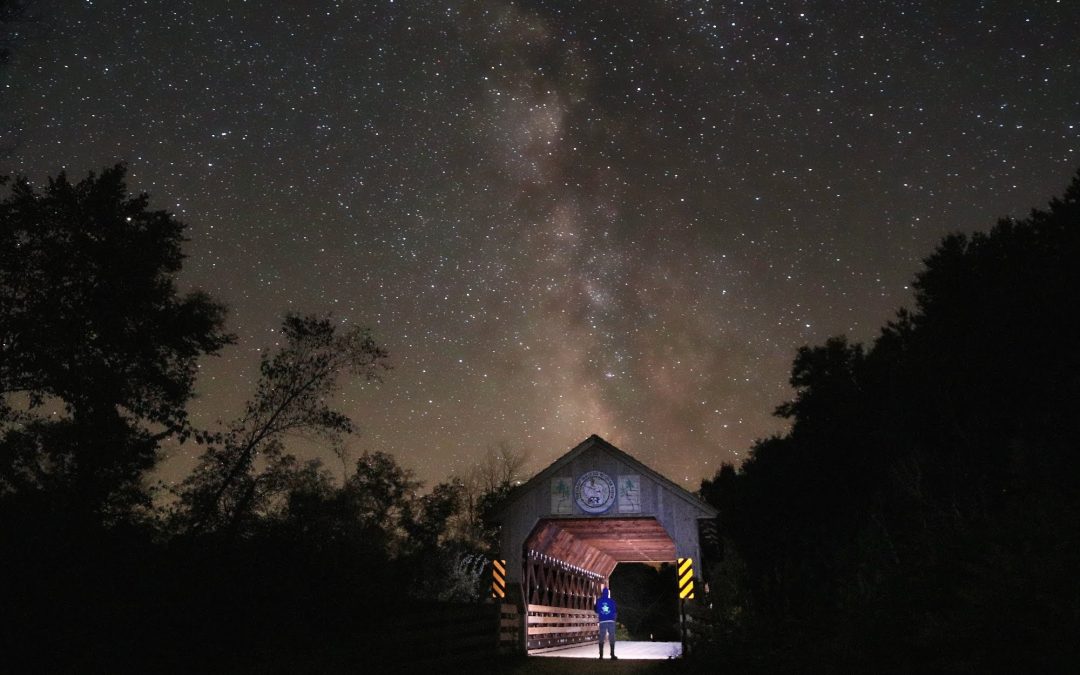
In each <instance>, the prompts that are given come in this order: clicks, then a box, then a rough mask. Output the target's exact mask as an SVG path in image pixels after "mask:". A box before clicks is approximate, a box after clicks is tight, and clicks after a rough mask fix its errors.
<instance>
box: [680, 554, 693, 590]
mask: <svg viewBox="0 0 1080 675" xmlns="http://www.w3.org/2000/svg"><path fill="white" fill-rule="evenodd" d="M679 598H681V599H683V600H686V599H688V598H689V599H690V600H693V599H694V559H693V558H679Z"/></svg>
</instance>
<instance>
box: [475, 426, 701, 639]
mask: <svg viewBox="0 0 1080 675" xmlns="http://www.w3.org/2000/svg"><path fill="white" fill-rule="evenodd" d="M716 515H717V512H716V510H715V509H714V508H712V507H711V506H709V505H708V504H706V503H704V502H703V501H701V500H700V499H698V498H697V497H696V496H694V495H693V494H691V493H689V492H687V491H686V490H684V489H683V488H681V487H679V486H678V485H676V484H675V483H674V482H672V481H671V480H669V479H667V478H665V477H664V476H662V475H660V474H659V473H657V472H656V471H653V470H652V469H650V468H649V467H647V466H645V465H644V464H642V463H641V462H639V461H638V460H636V459H634V458H633V457H631V456H630V455H628V454H626V453H625V452H623V451H622V450H620V449H618V448H616V447H615V446H614V445H611V444H610V443H608V442H607V441H605V440H604V439H602V438H600V437H599V436H595V435H593V436H589V437H588V438H587V439H585V441H583V442H582V443H581V444H579V445H578V446H577V447H575V448H573V449H572V450H570V452H568V453H566V454H565V455H563V456H562V457H560V458H559V459H558V460H556V461H555V462H554V463H552V464H551V466H549V467H548V468H546V469H544V470H543V471H541V472H540V473H538V474H537V475H536V476H534V477H533V478H532V479H530V480H529V481H528V482H526V483H525V484H524V485H522V486H521V487H519V488H518V489H517V490H515V491H514V493H513V494H511V496H510V498H509V499H508V500H507V502H506V503H505V504H504V505H503V507H502V509H501V511H500V512H499V514H498V521H499V523H500V524H501V525H502V531H501V533H502V534H501V536H502V540H501V557H502V558H503V559H504V561H505V563H504V564H505V584H504V585H503V587H502V588H496V591H497V594H498V593H501V594H504V598H503V601H504V603H506V605H507V607H506V611H504V622H505V623H507V624H510V625H515V624H516V625H517V626H519V630H518V631H517V632H518V635H519V638H518V642H517V644H518V648H520V649H525V650H527V651H529V652H530V653H537V652H540V651H545V650H551V649H560V648H565V647H570V646H573V645H575V644H579V643H582V642H589V641H596V639H597V623H596V614H595V613H594V612H593V606H594V604H595V602H596V599H597V597H599V594H600V590H601V588H602V587H603V586H605V585H607V583H608V580H609V578H610V576H611V573H612V571H613V570H614V569H615V566H616V565H618V564H619V563H621V562H640V563H665V562H670V563H676V562H677V561H678V562H679V571H680V574H679V577H680V578H679V587H678V588H672V589H671V592H672V593H673V594H676V593H678V594H680V596H681V597H683V598H684V599H685V598H689V597H692V596H693V588H694V579H693V575H694V573H696V571H697V569H698V566H695V565H694V564H693V562H692V561H700V558H701V555H700V551H701V546H700V543H699V534H698V527H699V522H698V521H699V520H701V519H711V518H715V517H716ZM499 567H503V565H499ZM497 576H498V575H497ZM617 600H618V598H616V601H617ZM515 617H516V618H515Z"/></svg>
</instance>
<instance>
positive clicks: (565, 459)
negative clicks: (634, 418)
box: [496, 434, 720, 520]
mask: <svg viewBox="0 0 1080 675" xmlns="http://www.w3.org/2000/svg"><path fill="white" fill-rule="evenodd" d="M594 448H596V449H600V450H603V451H605V452H608V453H610V454H612V455H614V456H615V457H617V458H618V459H620V460H622V461H623V462H624V463H626V464H627V465H628V466H631V467H633V468H635V469H637V470H638V471H640V472H641V473H643V474H645V475H647V476H648V477H649V478H651V479H653V481H655V482H656V483H657V484H658V485H660V486H661V487H663V488H664V489H665V490H667V491H668V492H669V493H671V494H673V495H675V496H676V497H678V498H679V499H682V500H683V501H685V502H687V503H688V504H690V506H692V507H694V508H695V509H697V510H698V512H699V513H700V515H699V516H698V517H699V518H715V517H716V516H717V515H718V514H719V513H720V512H719V511H717V510H716V509H715V508H713V507H712V506H711V505H710V504H707V503H706V502H704V501H702V500H701V499H700V498H698V497H697V495H695V494H693V493H692V492H689V491H688V490H686V489H684V488H683V487H681V486H679V484H678V483H676V482H675V481H673V480H671V479H670V478H668V477H666V476H664V475H663V474H661V473H660V472H658V471H655V470H653V469H651V468H649V467H648V466H646V465H645V464H643V463H642V462H640V461H638V460H637V459H635V458H634V457H633V456H631V455H629V454H628V453H626V452H624V451H622V450H620V449H619V448H617V447H615V446H614V445H612V444H611V443H608V442H607V441H605V440H604V439H603V438H600V437H599V436H597V435H596V434H592V435H591V436H589V437H588V438H586V439H585V440H584V441H582V442H581V443H578V444H577V445H576V446H574V447H573V448H572V449H571V450H570V451H569V452H567V453H566V454H565V455H563V456H562V457H560V458H558V459H557V460H555V461H554V462H552V463H551V464H550V465H549V466H548V467H547V468H546V469H544V470H543V471H541V472H540V473H538V474H536V475H535V476H533V477H532V478H530V479H529V480H527V481H525V483H523V484H522V485H520V486H518V488H517V489H515V490H514V491H513V492H511V493H510V495H509V496H508V497H507V499H506V501H505V502H504V503H503V505H502V506H501V507H499V509H498V511H497V512H496V517H497V518H498V519H499V520H501V519H502V518H503V516H504V515H505V514H506V513H507V512H508V511H510V510H511V508H512V507H513V505H514V504H515V502H517V501H518V500H520V499H521V498H522V497H523V496H525V495H526V494H528V493H529V492H531V491H532V490H533V489H535V488H536V487H537V486H540V485H545V481H547V480H548V479H550V478H552V477H554V476H556V475H557V473H558V472H559V471H560V470H561V469H562V468H563V467H564V466H566V465H567V464H569V463H570V462H572V461H574V460H575V459H576V458H577V457H578V456H579V455H582V454H584V453H585V452H588V451H589V450H592V449H594ZM600 517H602V516H600Z"/></svg>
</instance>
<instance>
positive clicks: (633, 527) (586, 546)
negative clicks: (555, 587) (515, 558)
mask: <svg viewBox="0 0 1080 675" xmlns="http://www.w3.org/2000/svg"><path fill="white" fill-rule="evenodd" d="M525 549H526V550H527V551H533V552H535V553H538V554H542V555H545V556H548V557H550V558H554V559H557V560H560V561H562V562H564V563H566V564H569V565H571V566H573V567H576V568H578V569H581V570H584V571H587V572H590V573H592V574H594V575H597V576H600V577H603V578H604V579H607V578H608V577H609V576H611V572H612V570H614V569H615V565H617V564H618V563H621V562H651V563H659V562H671V561H673V560H675V542H674V541H672V539H671V537H670V536H669V535H668V533H667V531H665V530H664V528H663V526H662V525H660V523H659V522H657V521H656V519H655V518H550V519H544V520H541V521H540V522H539V523H537V525H536V527H535V528H534V529H533V532H532V534H530V535H529V537H528V539H526V540H525Z"/></svg>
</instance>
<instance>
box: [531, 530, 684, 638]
mask: <svg viewBox="0 0 1080 675" xmlns="http://www.w3.org/2000/svg"><path fill="white" fill-rule="evenodd" d="M524 548H525V551H524V558H523V564H524V570H523V572H524V574H523V577H522V579H523V583H522V591H523V594H524V597H525V603H526V612H527V619H526V621H527V640H526V642H527V649H528V650H529V651H530V653H538V652H539V651H541V650H551V649H562V648H566V647H569V646H573V645H576V644H580V643H583V642H593V643H595V641H596V639H597V624H596V614H595V613H594V612H593V605H594V604H595V602H596V599H597V598H598V597H599V595H600V589H601V587H602V586H604V585H607V584H608V581H609V577H610V576H611V573H612V571H614V569H615V566H616V565H618V564H619V563H621V562H643V563H661V562H671V561H674V560H675V542H674V541H673V540H672V538H671V537H670V536H669V535H668V533H667V531H665V530H664V527H663V526H662V525H661V524H660V523H659V522H657V520H656V519H655V518H629V517H628V518H611V517H607V518H580V517H579V518H547V519H542V520H540V521H539V522H538V523H537V525H536V527H535V528H533V531H532V533H531V534H530V535H529V537H528V538H527V539H526V540H525V545H524Z"/></svg>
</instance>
